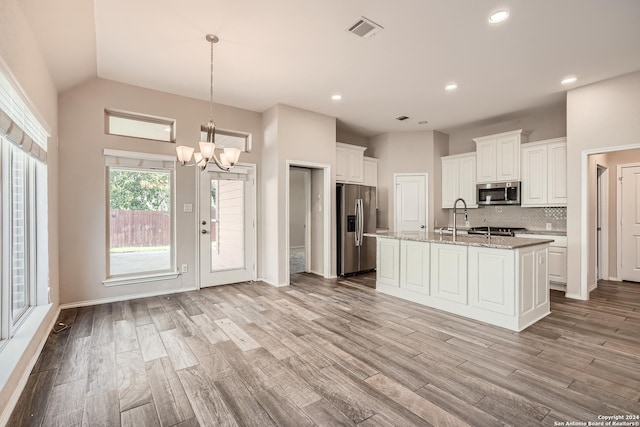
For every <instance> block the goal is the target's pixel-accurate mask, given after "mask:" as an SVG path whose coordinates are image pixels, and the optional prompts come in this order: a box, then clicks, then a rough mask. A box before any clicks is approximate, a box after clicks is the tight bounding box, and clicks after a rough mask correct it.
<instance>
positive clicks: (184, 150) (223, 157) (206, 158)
mask: <svg viewBox="0 0 640 427" xmlns="http://www.w3.org/2000/svg"><path fill="white" fill-rule="evenodd" d="M206 39H207V41H208V42H209V43H210V44H211V74H210V76H211V79H210V91H209V95H210V98H209V99H210V103H209V122H208V123H207V124H206V125H202V126H201V129H200V130H201V132H206V133H207V137H206V140H205V141H200V142H199V143H198V148H200V152H197V153H194V151H195V149H194V148H193V147H189V146H186V145H180V146H178V147H176V153H177V155H178V161H179V162H180V165H182V166H198V167H199V168H200V169H201V170H205V169H206V168H207V165H208V164H209V163H211V162H213V163H214V164H215V165H216V166H217V167H219V168H220V169H222V170H226V171H228V170H231V169H232V168H233V167H234V166H235V165H236V163H238V159H239V158H240V152H241V151H240V150H239V149H238V148H229V147H227V148H224V149H222V152H220V155H219V156H217V155H216V143H215V136H216V125H215V124H214V123H213V45H214V43H218V40H219V39H218V36H216V35H214V34H207V37H206ZM192 157H193V159H194V163H190V162H191V158H192Z"/></svg>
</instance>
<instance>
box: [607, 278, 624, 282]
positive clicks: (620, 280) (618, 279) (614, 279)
mask: <svg viewBox="0 0 640 427" xmlns="http://www.w3.org/2000/svg"><path fill="white" fill-rule="evenodd" d="M607 280H611V281H612V282H622V279H620V278H618V277H609V278H608V279H607Z"/></svg>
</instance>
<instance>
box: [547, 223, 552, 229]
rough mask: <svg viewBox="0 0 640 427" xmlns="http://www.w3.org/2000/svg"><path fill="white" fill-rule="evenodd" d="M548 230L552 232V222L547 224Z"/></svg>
mask: <svg viewBox="0 0 640 427" xmlns="http://www.w3.org/2000/svg"><path fill="white" fill-rule="evenodd" d="M547 230H551V223H550V222H548V223H547Z"/></svg>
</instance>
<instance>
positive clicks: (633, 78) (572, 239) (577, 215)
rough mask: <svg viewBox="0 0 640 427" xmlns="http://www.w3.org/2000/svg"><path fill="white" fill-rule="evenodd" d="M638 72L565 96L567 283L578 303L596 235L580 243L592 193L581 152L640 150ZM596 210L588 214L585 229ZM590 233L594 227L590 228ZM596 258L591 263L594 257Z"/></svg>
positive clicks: (584, 293) (589, 274)
mask: <svg viewBox="0 0 640 427" xmlns="http://www.w3.org/2000/svg"><path fill="white" fill-rule="evenodd" d="M638 117H640V72H635V73H632V74H628V75H625V76H621V77H618V78H614V79H610V80H605V81H603V82H599V83H595V84H592V85H589V86H584V87H581V88H577V89H574V90H571V91H569V92H568V94H567V175H568V177H569V181H568V194H569V200H568V202H569V203H568V206H567V242H568V283H567V295H568V296H570V297H574V298H582V299H585V298H587V297H588V294H587V289H588V287H589V286H591V285H593V283H591V282H592V280H593V279H592V278H593V277H594V276H595V274H594V273H593V268H594V266H593V262H588V263H587V265H586V266H584V267H585V268H586V270H587V273H586V275H584V277H583V274H582V270H583V265H582V259H581V253H582V247H583V246H584V247H585V248H587V253H589V252H592V251H593V249H590V247H592V245H595V236H594V233H593V231H592V230H589V231H588V234H587V241H583V238H582V226H583V219H582V218H583V217H582V204H583V197H588V199H587V205H588V206H589V205H590V204H591V203H593V202H592V201H590V199H589V193H587V194H585V195H583V194H582V179H581V177H582V167H583V165H582V162H583V152H584V151H585V150H588V151H596V152H597V151H599V150H607V149H611V147H622V146H640V120H638ZM592 215H593V211H592V210H591V209H588V211H587V224H588V223H589V222H590V221H591V219H590V217H591V216H592ZM589 228H591V227H589ZM590 259H593V258H590Z"/></svg>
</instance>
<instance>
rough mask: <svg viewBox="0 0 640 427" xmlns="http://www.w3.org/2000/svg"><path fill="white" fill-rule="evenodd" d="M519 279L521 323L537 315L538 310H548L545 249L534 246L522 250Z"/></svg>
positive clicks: (519, 313)
mask: <svg viewBox="0 0 640 427" xmlns="http://www.w3.org/2000/svg"><path fill="white" fill-rule="evenodd" d="M518 271H519V273H518V274H519V279H520V283H521V286H520V292H519V293H520V297H519V299H520V301H519V304H518V305H519V307H518V316H519V317H520V319H521V321H522V322H523V323H528V322H529V320H528V319H529V318H534V317H537V314H536V313H539V312H540V311H547V312H548V311H549V283H548V280H549V279H548V265H547V249H546V248H544V249H537V248H536V247H535V246H534V247H533V248H531V249H528V250H523V251H522V253H521V254H520V262H519V263H518Z"/></svg>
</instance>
